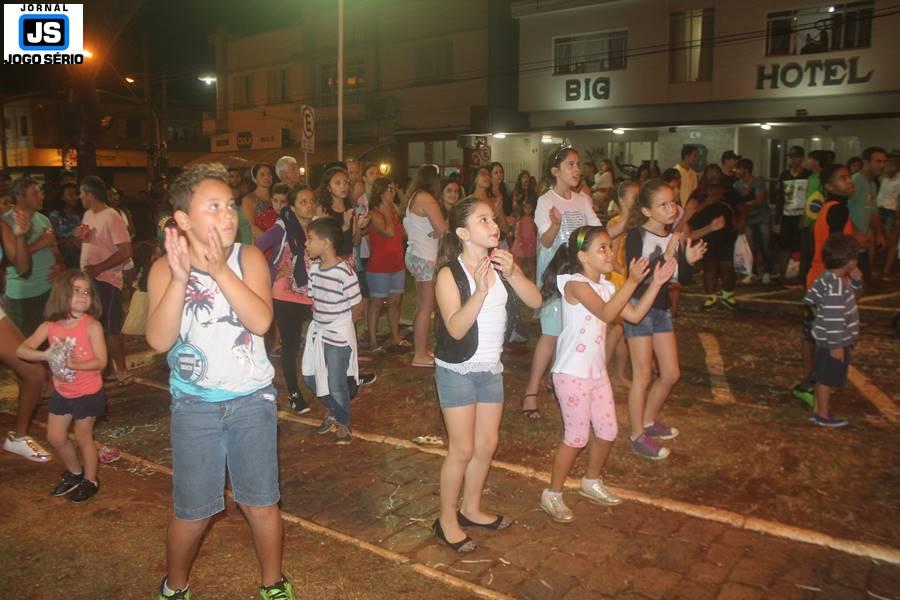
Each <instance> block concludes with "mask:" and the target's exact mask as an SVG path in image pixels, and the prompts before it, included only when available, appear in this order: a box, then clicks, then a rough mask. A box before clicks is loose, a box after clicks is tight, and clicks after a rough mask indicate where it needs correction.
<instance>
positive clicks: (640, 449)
mask: <svg viewBox="0 0 900 600" xmlns="http://www.w3.org/2000/svg"><path fill="white" fill-rule="evenodd" d="M630 441H631V451H632V452H634V453H635V454H637V455H638V456H641V457H643V458H649V459H650V460H663V459H664V458H667V457H668V456H669V449H668V448H663V447H662V446H660V445H659V444H657V443H656V440H654V439H653V438H652V437H650V436H649V435H647V434H646V433H642V434H641V435H639V436H638V437H637V439H635V440H630Z"/></svg>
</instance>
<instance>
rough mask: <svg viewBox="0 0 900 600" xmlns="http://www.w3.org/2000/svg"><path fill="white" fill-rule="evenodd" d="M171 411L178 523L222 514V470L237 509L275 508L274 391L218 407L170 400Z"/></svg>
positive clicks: (191, 400)
mask: <svg viewBox="0 0 900 600" xmlns="http://www.w3.org/2000/svg"><path fill="white" fill-rule="evenodd" d="M171 410H172V424H171V435H172V498H173V500H174V503H175V517H176V518H178V519H183V520H185V521H200V520H203V519H207V518H209V517H211V516H213V515H214V514H216V513H218V512H221V511H222V510H224V509H225V494H224V489H225V469H226V468H227V469H228V478H229V480H230V481H231V489H232V491H233V492H234V499H235V501H236V502H237V503H238V504H243V505H246V506H260V507H262V506H271V505H273V504H277V503H278V500H279V499H280V493H279V490H278V451H277V434H278V418H277V409H276V405H275V388H274V387H272V386H271V385H269V386H266V387H264V388H260V389H259V390H257V391H255V392H253V393H251V394H248V395H246V396H241V397H239V398H234V399H233V400H225V401H222V402H207V401H205V400H202V399H200V398H193V397H187V398H173V399H172V404H171Z"/></svg>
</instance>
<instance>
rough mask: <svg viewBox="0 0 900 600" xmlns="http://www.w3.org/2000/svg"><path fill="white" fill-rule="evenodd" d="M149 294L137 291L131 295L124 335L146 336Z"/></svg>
mask: <svg viewBox="0 0 900 600" xmlns="http://www.w3.org/2000/svg"><path fill="white" fill-rule="evenodd" d="M147 300H148V298H147V292H142V291H140V290H135V292H134V294H132V295H131V304H130V305H129V306H128V315H126V317H125V323H124V324H123V325H122V333H124V334H126V335H144V330H145V328H146V325H147Z"/></svg>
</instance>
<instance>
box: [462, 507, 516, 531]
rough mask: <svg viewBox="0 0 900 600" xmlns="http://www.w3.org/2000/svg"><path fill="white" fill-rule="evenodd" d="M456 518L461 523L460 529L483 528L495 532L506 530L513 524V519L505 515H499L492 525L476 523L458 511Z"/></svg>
mask: <svg viewBox="0 0 900 600" xmlns="http://www.w3.org/2000/svg"><path fill="white" fill-rule="evenodd" d="M456 518H457V520H458V521H459V525H460V527H483V528H485V529H493V530H495V531H498V530H502V529H506V528H507V527H510V526H511V525H512V524H513V520H512V519H510V518H509V517H504V516H503V515H497V518H496V519H494V520H493V521H491V522H490V523H476V522H475V521H472V520H470V519H468V518H466V515H464V514H462V512H460V511H456Z"/></svg>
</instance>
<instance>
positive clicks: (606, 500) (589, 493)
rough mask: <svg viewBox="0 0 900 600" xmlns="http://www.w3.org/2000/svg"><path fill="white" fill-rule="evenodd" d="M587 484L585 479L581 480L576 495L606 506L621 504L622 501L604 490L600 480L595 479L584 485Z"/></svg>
mask: <svg viewBox="0 0 900 600" xmlns="http://www.w3.org/2000/svg"><path fill="white" fill-rule="evenodd" d="M587 482H588V480H587V479H584V478H582V480H581V487H580V488H578V493H579V494H581V495H582V496H584V497H585V498H588V499H589V500H593V501H594V502H598V503H600V504H606V505H607V506H615V505H617V504H622V499H621V498H619V497H618V496H616V495H615V494H613V493H612V492H610V491H609V490H608V489H606V486H604V485H603V480H602V479H597V480H596V481H594V482H593V483H592V484H590V485H586V484H587Z"/></svg>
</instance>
